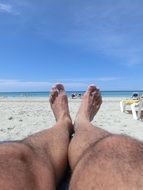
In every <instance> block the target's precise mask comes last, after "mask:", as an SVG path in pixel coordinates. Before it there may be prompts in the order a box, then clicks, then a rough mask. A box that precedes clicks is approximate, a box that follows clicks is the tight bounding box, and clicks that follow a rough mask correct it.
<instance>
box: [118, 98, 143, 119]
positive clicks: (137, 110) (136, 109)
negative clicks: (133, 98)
mask: <svg viewBox="0 0 143 190" xmlns="http://www.w3.org/2000/svg"><path fill="white" fill-rule="evenodd" d="M127 105H130V106H131V110H132V114H133V118H134V119H135V120H138V119H140V118H141V110H142V107H143V99H142V98H141V99H140V100H139V101H138V102H135V103H130V104H129V103H128V102H127V103H126V101H125V100H122V101H120V109H121V112H125V110H126V106H127Z"/></svg>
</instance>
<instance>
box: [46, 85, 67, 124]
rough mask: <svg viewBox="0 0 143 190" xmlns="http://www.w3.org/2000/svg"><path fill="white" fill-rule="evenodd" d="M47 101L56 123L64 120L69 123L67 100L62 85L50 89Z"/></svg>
mask: <svg viewBox="0 0 143 190" xmlns="http://www.w3.org/2000/svg"><path fill="white" fill-rule="evenodd" d="M49 101H50V105H51V108H52V110H53V113H54V116H55V118H56V121H58V120H64V119H69V120H70V121H71V118H70V114H69V107H68V98H67V95H66V93H65V89H64V86H63V85H62V84H56V85H55V86H54V87H53V88H52V91H51V97H50V100H49Z"/></svg>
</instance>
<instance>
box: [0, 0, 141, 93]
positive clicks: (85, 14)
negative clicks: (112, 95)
mask: <svg viewBox="0 0 143 190" xmlns="http://www.w3.org/2000/svg"><path fill="white" fill-rule="evenodd" d="M142 10H143V1H142V0H126V1H125V0H120V1H117V0H100V1H99V0H71V1H70V0H69V1H67V0H60V1H59V0H30V1H29V0H0V91H38V90H40V91H45V90H49V89H50V88H51V86H52V85H53V84H54V83H56V82H62V83H64V84H65V86H66V89H67V90H77V89H79V90H84V89H85V88H86V87H87V85H88V84H90V83H95V84H96V85H97V86H99V87H100V88H101V89H102V90H135V89H143V74H142V73H143V11H142Z"/></svg>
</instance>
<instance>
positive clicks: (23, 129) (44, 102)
mask: <svg viewBox="0 0 143 190" xmlns="http://www.w3.org/2000/svg"><path fill="white" fill-rule="evenodd" d="M120 100H121V98H104V99H103V104H102V106H101V109H100V110H99V112H98V114H97V115H96V116H95V118H94V120H93V124H95V125H96V126H97V127H100V128H103V129H106V130H108V131H110V132H112V133H117V134H127V135H130V136H132V137H134V138H137V139H140V140H142V141H143V120H139V121H135V120H134V119H133V118H132V114H129V113H121V112H120V108H119V101H120ZM80 102H81V100H80V99H75V100H72V99H69V106H70V113H71V116H72V118H73V120H74V118H75V116H76V113H77V110H78V108H79V105H80ZM54 124H55V119H54V116H53V113H52V111H51V108H50V105H49V103H48V98H47V99H46V98H45V99H44V98H41V99H30V98H27V99H22V98H21V99H3V98H1V99H0V141H4V140H6V141H7V140H18V139H23V138H25V137H27V136H28V135H31V134H33V133H35V132H38V131H41V130H43V129H47V128H50V127H52V126H53V125H54Z"/></svg>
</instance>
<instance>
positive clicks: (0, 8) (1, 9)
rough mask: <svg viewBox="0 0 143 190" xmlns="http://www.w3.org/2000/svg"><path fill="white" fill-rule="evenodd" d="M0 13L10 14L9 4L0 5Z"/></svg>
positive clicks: (10, 7)
mask: <svg viewBox="0 0 143 190" xmlns="http://www.w3.org/2000/svg"><path fill="white" fill-rule="evenodd" d="M0 12H6V13H11V12H12V6H11V5H9V4H3V3H0Z"/></svg>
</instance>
